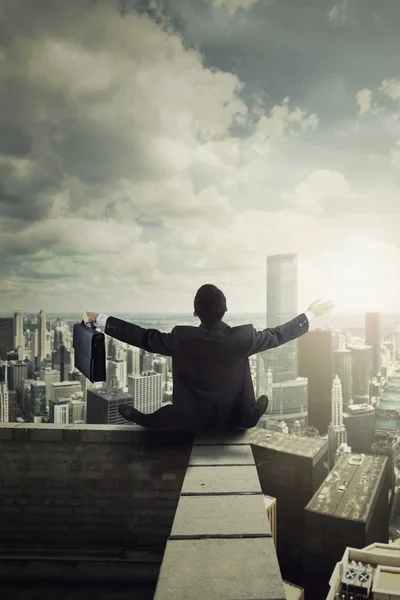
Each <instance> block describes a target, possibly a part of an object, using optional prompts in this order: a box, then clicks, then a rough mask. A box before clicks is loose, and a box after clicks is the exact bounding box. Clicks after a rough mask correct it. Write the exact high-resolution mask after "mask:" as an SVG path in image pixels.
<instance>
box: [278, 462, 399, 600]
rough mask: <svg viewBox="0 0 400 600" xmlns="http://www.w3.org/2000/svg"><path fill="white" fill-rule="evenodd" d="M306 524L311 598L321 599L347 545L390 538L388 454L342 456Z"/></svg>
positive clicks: (315, 499) (307, 579) (310, 508)
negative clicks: (386, 455) (383, 455)
mask: <svg viewBox="0 0 400 600" xmlns="http://www.w3.org/2000/svg"><path fill="white" fill-rule="evenodd" d="M278 506H279V501H278ZM305 522H306V529H305V540H306V544H305V549H304V583H305V589H306V592H307V600H321V599H322V598H326V595H327V593H328V584H329V578H330V576H331V574H332V571H333V569H334V567H335V564H336V563H337V562H338V561H339V560H340V559H341V557H342V555H343V548H345V547H346V546H350V547H353V548H362V547H364V546H367V545H368V544H372V543H373V542H383V543H387V542H388V526H389V501H388V465H387V458H386V457H381V456H376V457H375V456H364V455H357V454H350V455H345V456H343V457H342V458H341V459H340V460H339V461H338V462H337V463H336V465H335V467H334V469H333V471H332V472H331V473H330V474H329V475H328V477H327V478H326V479H325V481H323V483H322V485H321V486H320V488H319V489H318V490H317V492H316V493H315V495H314V496H313V498H312V499H311V500H310V502H309V504H308V505H307V507H306V510H305Z"/></svg>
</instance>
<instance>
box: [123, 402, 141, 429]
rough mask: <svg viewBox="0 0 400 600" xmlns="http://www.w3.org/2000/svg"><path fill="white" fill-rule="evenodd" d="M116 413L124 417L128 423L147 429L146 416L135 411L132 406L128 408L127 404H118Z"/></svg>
mask: <svg viewBox="0 0 400 600" xmlns="http://www.w3.org/2000/svg"><path fill="white" fill-rule="evenodd" d="M118 412H119V414H120V415H121V416H122V417H124V419H126V420H127V421H130V422H131V423H136V424H137V425H141V426H142V427H147V425H148V415H146V414H145V413H142V412H140V410H137V409H136V408H133V407H132V406H129V404H120V405H119V406H118Z"/></svg>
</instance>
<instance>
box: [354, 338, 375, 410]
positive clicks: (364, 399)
mask: <svg viewBox="0 0 400 600" xmlns="http://www.w3.org/2000/svg"><path fill="white" fill-rule="evenodd" d="M371 350H372V348H371V346H353V347H352V348H351V374H352V380H353V402H354V404H368V403H369V382H370V380H371V372H372V353H371Z"/></svg>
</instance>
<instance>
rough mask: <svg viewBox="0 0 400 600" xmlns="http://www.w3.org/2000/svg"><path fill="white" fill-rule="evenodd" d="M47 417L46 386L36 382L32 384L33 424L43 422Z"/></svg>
mask: <svg viewBox="0 0 400 600" xmlns="http://www.w3.org/2000/svg"><path fill="white" fill-rule="evenodd" d="M45 416H46V384H45V382H44V381H40V380H36V381H34V382H33V383H32V384H31V417H32V420H33V422H36V421H37V422H39V423H40V422H41V421H42V418H43V417H45Z"/></svg>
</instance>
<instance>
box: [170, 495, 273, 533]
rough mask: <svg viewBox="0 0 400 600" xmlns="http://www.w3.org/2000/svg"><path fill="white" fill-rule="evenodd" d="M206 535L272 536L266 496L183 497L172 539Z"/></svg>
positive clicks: (176, 515)
mask: <svg viewBox="0 0 400 600" xmlns="http://www.w3.org/2000/svg"><path fill="white" fill-rule="evenodd" d="M207 535H226V536H234V535H237V536H239V535H265V536H271V528H270V525H269V521H268V516H267V511H266V509H265V504H264V499H263V496H251V495H250V496H181V497H180V499H179V504H178V508H177V511H176V514H175V520H174V524H173V527H172V531H171V536H170V539H171V538H173V537H174V536H180V537H191V536H207Z"/></svg>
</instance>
